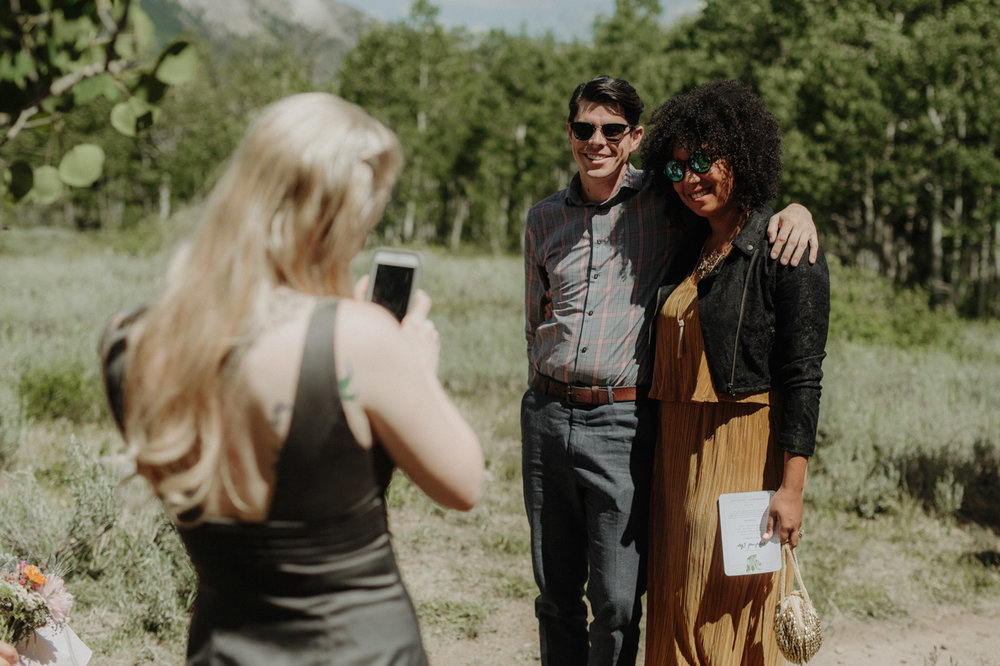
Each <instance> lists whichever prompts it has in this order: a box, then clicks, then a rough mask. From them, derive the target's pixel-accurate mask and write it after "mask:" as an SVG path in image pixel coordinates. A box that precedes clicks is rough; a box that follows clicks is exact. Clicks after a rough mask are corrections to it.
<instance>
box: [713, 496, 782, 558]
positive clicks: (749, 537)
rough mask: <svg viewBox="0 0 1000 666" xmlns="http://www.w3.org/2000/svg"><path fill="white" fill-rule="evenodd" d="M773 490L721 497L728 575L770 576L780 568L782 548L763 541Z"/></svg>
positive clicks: (721, 523) (771, 541) (721, 522)
mask: <svg viewBox="0 0 1000 666" xmlns="http://www.w3.org/2000/svg"><path fill="white" fill-rule="evenodd" d="M772 495H774V491H773V490H758V491H754V492H749V493H723V494H722V495H719V529H720V530H721V531H722V560H723V564H724V567H725V571H726V575H727V576H746V575H748V574H758V573H769V572H772V571H777V570H778V569H780V568H781V545H780V544H779V543H778V540H777V539H771V540H769V541H764V540H763V539H761V535H762V534H764V529H765V528H766V527H767V508H768V506H769V505H770V504H771V496H772Z"/></svg>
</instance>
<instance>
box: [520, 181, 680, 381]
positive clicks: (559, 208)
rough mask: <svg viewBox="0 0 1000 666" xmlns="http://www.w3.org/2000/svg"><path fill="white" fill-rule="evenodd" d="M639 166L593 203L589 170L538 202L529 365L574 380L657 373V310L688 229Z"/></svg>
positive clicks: (529, 281)
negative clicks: (672, 217) (585, 187)
mask: <svg viewBox="0 0 1000 666" xmlns="http://www.w3.org/2000/svg"><path fill="white" fill-rule="evenodd" d="M651 181H652V179H651V178H648V177H646V176H645V174H643V173H642V172H641V171H639V170H637V169H635V168H634V167H632V166H629V167H628V170H627V171H626V173H625V177H624V178H623V180H622V184H621V186H620V187H619V189H618V191H617V192H616V193H615V195H614V196H613V197H611V198H610V199H608V200H607V201H605V202H603V203H598V204H594V203H589V202H586V201H585V200H584V198H583V195H582V190H581V186H580V176H579V174H577V175H576V176H574V177H573V180H572V182H571V183H570V186H569V187H568V188H566V189H565V190H562V191H560V192H557V193H556V194H554V195H552V196H550V197H549V198H547V199H545V200H543V201H541V202H539V203H537V204H535V206H533V207H532V208H531V210H530V212H529V213H528V220H527V225H526V229H525V243H524V268H525V314H526V325H525V336H526V338H527V342H528V363H529V366H530V370H531V371H533V372H538V373H541V374H543V375H547V376H549V377H551V378H553V379H556V380H558V381H561V382H565V383H569V384H583V385H588V386H633V385H636V384H648V383H649V381H650V377H651V371H652V368H651V367H650V365H651V364H650V353H649V352H650V349H649V339H648V338H649V335H648V331H649V321H650V316H648V315H650V314H652V313H649V312H648V310H649V309H650V307H651V305H652V304H653V301H654V299H655V296H656V289H657V287H658V286H659V285H660V283H661V281H662V279H663V276H664V274H665V272H666V269H667V268H668V263H669V260H670V259H672V256H673V255H672V253H671V252H670V250H671V249H672V246H674V245H679V243H671V242H670V240H671V237H672V236H674V235H679V231H678V229H677V228H675V227H674V225H672V224H671V223H670V222H669V220H668V219H667V210H666V197H665V196H664V193H663V192H660V191H657V190H656V188H654V187H653V185H652V182H651Z"/></svg>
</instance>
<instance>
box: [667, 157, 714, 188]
mask: <svg viewBox="0 0 1000 666" xmlns="http://www.w3.org/2000/svg"><path fill="white" fill-rule="evenodd" d="M689 166H690V167H691V171H693V172H694V173H698V174H702V173H708V170H709V169H711V168H712V158H711V157H710V156H709V154H708V153H706V152H705V151H704V150H696V151H694V152H693V153H691V156H690V157H689V158H688V159H687V160H670V161H669V162H667V166H666V167H664V169H663V173H665V174H667V178H669V179H670V180H672V181H674V182H675V183H679V182H681V181H682V180H684V173H685V172H686V171H687V167H689Z"/></svg>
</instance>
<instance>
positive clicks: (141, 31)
mask: <svg viewBox="0 0 1000 666" xmlns="http://www.w3.org/2000/svg"><path fill="white" fill-rule="evenodd" d="M128 19H129V23H130V24H131V27H132V39H133V40H134V42H135V50H136V52H137V53H144V52H145V51H146V49H148V48H149V46H150V44H152V43H153V41H154V39H155V38H156V25H155V24H154V23H153V20H152V19H151V18H149V14H147V13H146V12H144V11H143V10H142V9H140V7H139V5H138V4H134V5H132V8H131V10H130V13H129V17H128Z"/></svg>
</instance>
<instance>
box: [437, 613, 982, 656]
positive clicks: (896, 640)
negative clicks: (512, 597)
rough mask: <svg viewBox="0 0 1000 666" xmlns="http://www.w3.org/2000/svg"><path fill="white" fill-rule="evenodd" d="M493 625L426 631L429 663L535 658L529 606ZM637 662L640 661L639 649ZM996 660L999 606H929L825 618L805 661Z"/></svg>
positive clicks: (504, 615) (536, 642)
mask: <svg viewBox="0 0 1000 666" xmlns="http://www.w3.org/2000/svg"><path fill="white" fill-rule="evenodd" d="M496 616H498V617H501V618H503V619H502V620H501V626H495V627H493V628H492V629H491V630H489V631H487V632H484V633H483V634H481V635H480V636H479V637H477V638H476V639H475V640H463V641H455V640H451V641H448V640H444V641H443V642H438V641H436V640H435V637H434V636H427V637H426V641H427V643H428V645H427V647H428V651H429V653H430V658H431V663H432V664H433V665H434V666H513V665H519V664H537V663H538V659H537V656H536V655H537V651H538V648H537V644H538V639H537V636H536V635H535V623H534V618H533V617H531V610H530V608H525V607H524V605H523V604H522V605H517V606H516V607H515V606H514V605H513V604H512V605H511V607H510V608H505V609H504V612H503V613H499V614H497V615H496ZM639 664H642V657H641V655H640V659H639ZM895 664H909V665H916V666H932V665H936V666H959V665H961V666H1000V608H998V609H996V610H994V611H990V612H987V613H983V614H972V613H969V612H967V611H965V612H963V611H959V610H955V609H938V610H931V609H928V610H926V611H924V612H922V613H921V614H920V616H919V617H916V618H911V619H909V620H905V621H892V620H880V621H874V620H873V621H867V622H862V621H858V620H847V619H834V620H831V621H829V622H827V623H825V628H824V644H823V648H822V649H821V650H820V652H819V654H817V655H816V657H815V658H814V659H813V660H812V661H810V662H809V666H841V665H843V666H848V665H849V666H866V665H871V666H889V665H895Z"/></svg>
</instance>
